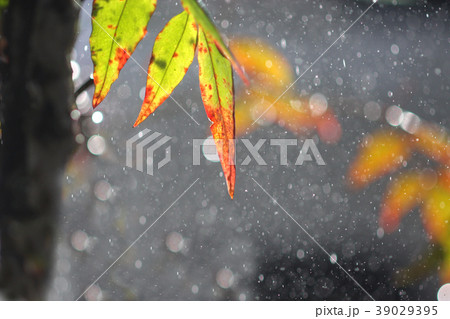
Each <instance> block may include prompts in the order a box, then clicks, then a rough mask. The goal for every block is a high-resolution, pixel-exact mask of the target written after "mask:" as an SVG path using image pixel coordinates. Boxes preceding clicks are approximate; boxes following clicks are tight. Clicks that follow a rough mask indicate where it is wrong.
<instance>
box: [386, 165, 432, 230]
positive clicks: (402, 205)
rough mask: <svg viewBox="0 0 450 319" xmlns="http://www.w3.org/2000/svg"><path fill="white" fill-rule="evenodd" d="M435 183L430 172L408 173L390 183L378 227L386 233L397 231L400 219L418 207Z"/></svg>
mask: <svg viewBox="0 0 450 319" xmlns="http://www.w3.org/2000/svg"><path fill="white" fill-rule="evenodd" d="M435 183H436V174H435V173H434V172H432V171H425V172H420V171H414V172H408V173H405V174H403V175H401V176H400V177H398V178H396V179H395V180H394V181H392V182H391V183H390V184H389V186H388V188H387V192H386V194H385V196H384V199H383V203H382V205H381V215H380V226H381V227H383V228H384V230H385V231H386V232H388V233H389V232H393V231H394V230H395V229H397V227H398V225H399V223H400V220H401V218H402V217H403V216H404V215H405V214H407V213H408V212H409V211H410V210H412V209H413V208H414V207H416V206H417V205H419V203H420V202H421V201H422V200H423V198H424V196H426V194H427V192H428V191H429V190H430V188H432V187H433V186H434V184H435Z"/></svg>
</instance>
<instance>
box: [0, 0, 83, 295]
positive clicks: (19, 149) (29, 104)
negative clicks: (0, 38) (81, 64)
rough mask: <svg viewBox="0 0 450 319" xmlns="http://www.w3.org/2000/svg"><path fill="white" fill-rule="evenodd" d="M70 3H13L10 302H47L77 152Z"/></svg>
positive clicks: (2, 220)
mask: <svg viewBox="0 0 450 319" xmlns="http://www.w3.org/2000/svg"><path fill="white" fill-rule="evenodd" d="M77 13H78V10H77V9H76V8H75V6H74V3H73V1H72V0H10V6H9V9H8V12H7V16H6V20H5V25H4V30H5V36H6V40H7V43H8V47H7V51H6V54H7V56H8V59H9V62H8V63H7V64H6V65H4V66H3V69H2V72H3V71H4V72H3V74H2V81H3V83H2V89H3V92H2V95H3V100H4V101H3V105H2V110H1V111H2V116H3V121H2V126H1V128H2V138H3V141H2V142H3V144H2V146H1V153H0V155H1V166H0V236H1V237H0V238H1V242H0V245H1V246H0V247H1V250H0V267H1V268H0V286H1V287H2V290H3V292H4V294H5V296H6V297H7V298H9V299H28V300H38V299H44V298H45V287H46V283H47V280H48V278H49V274H50V271H51V264H52V256H53V250H54V247H53V246H54V237H55V229H56V225H57V219H58V211H59V209H60V200H61V184H62V176H63V175H62V174H63V171H64V168H65V165H66V163H67V161H68V159H69V157H70V154H71V152H72V151H73V149H74V145H75V143H74V140H73V136H72V123H71V119H70V110H71V107H72V105H73V83H72V70H71V67H70V63H69V62H70V53H71V50H72V46H73V42H74V37H75V25H76V18H77Z"/></svg>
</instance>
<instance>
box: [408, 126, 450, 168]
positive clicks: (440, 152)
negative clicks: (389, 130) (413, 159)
mask: <svg viewBox="0 0 450 319" xmlns="http://www.w3.org/2000/svg"><path fill="white" fill-rule="evenodd" d="M413 134H414V136H415V139H413V140H414V142H415V143H414V146H415V148H416V149H417V150H418V151H421V152H422V153H424V154H426V155H427V156H428V157H430V158H432V159H433V160H435V161H437V162H440V163H441V164H443V165H447V166H450V140H449V137H448V135H447V134H446V132H444V131H443V130H439V129H438V128H436V127H434V126H432V125H430V124H422V125H420V126H419V128H418V129H417V131H415V132H414V133H413Z"/></svg>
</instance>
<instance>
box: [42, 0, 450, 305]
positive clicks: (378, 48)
mask: <svg viewBox="0 0 450 319" xmlns="http://www.w3.org/2000/svg"><path fill="white" fill-rule="evenodd" d="M397 2H398V4H395V3H394V4H393V3H392V1H380V3H377V4H375V5H374V6H373V7H372V8H371V9H370V10H369V11H368V12H367V14H366V15H365V16H363V17H362V18H361V19H360V21H358V22H357V23H356V24H355V25H354V26H353V27H352V28H351V29H350V30H349V31H348V32H347V33H346V35H345V36H344V37H343V39H342V40H339V41H338V42H337V43H336V45H335V46H333V47H332V48H331V49H330V50H329V51H328V52H327V53H326V54H325V55H324V56H323V58H322V59H320V60H319V61H318V62H317V63H316V64H315V65H314V66H313V67H312V68H311V69H310V70H309V71H308V72H307V73H306V74H305V75H304V76H303V77H302V78H301V79H300V80H299V81H298V82H297V83H296V85H295V88H296V89H297V90H298V91H304V92H305V93H307V94H309V95H310V94H314V93H320V94H323V95H324V96H325V97H326V98H327V100H328V105H329V106H330V107H331V108H333V110H334V111H335V112H336V114H337V116H338V118H339V121H340V122H341V125H342V127H343V136H342V139H341V140H340V142H339V143H337V144H335V145H328V144H324V143H321V142H320V141H319V139H318V138H317V136H316V135H314V134H312V138H314V139H315V141H317V145H318V148H319V150H320V152H321V154H322V155H323V157H324V160H325V162H326V164H327V165H326V166H318V165H317V164H316V163H308V164H305V165H303V166H294V165H288V166H280V165H277V164H276V163H277V160H278V156H279V153H278V152H277V151H276V149H274V148H264V150H265V151H264V152H262V153H264V158H265V159H266V161H267V162H268V163H269V165H268V166H257V165H255V162H254V161H252V163H251V164H250V165H249V166H239V165H238V166H237V180H236V192H235V198H234V200H230V199H229V197H228V194H227V189H226V185H225V180H224V178H223V176H222V173H221V167H220V164H219V163H215V162H210V161H207V160H206V159H202V165H200V166H193V165H192V139H193V138H206V137H207V136H209V135H210V133H209V121H208V119H207V117H206V114H205V112H204V109H203V105H202V102H201V98H200V91H199V88H198V79H197V74H198V66H197V64H196V62H194V64H193V65H192V66H191V67H190V69H189V71H188V73H187V75H186V77H185V78H184V80H183V81H182V83H181V84H180V85H179V86H178V87H177V88H176V89H175V91H174V93H173V98H174V99H175V100H177V101H178V102H179V103H180V104H181V105H182V106H183V107H185V109H186V110H187V111H188V112H189V113H190V114H191V115H192V117H194V118H195V119H196V120H197V121H198V122H199V123H200V126H198V125H197V124H195V123H194V122H193V121H192V120H191V119H190V118H189V117H188V116H187V115H186V114H185V113H184V112H183V111H182V110H181V109H179V107H178V106H177V105H176V104H175V103H174V102H173V101H172V100H170V99H168V100H167V101H166V102H165V103H164V104H163V105H162V106H161V107H160V108H159V109H158V110H157V111H156V112H155V113H154V114H153V115H152V116H150V117H149V118H148V119H147V120H146V121H145V122H144V123H142V124H141V125H140V126H139V127H138V128H133V127H132V125H133V123H134V121H135V119H136V117H137V115H138V112H139V109H140V106H141V103H142V97H143V96H142V94H143V91H142V90H143V87H144V86H145V82H146V74H145V73H144V72H143V71H142V70H141V69H140V67H139V66H137V65H136V63H135V62H133V61H131V60H130V61H129V62H128V63H127V64H126V66H125V67H124V69H123V70H122V72H121V74H120V77H119V79H118V80H117V81H116V82H115V84H114V85H113V87H112V89H111V92H110V93H109V95H108V96H107V98H106V99H105V100H104V102H102V103H101V105H100V106H99V107H98V108H96V110H95V111H97V112H100V113H95V114H93V110H92V107H91V100H92V89H89V90H88V91H87V92H85V93H83V94H82V95H80V96H79V98H78V99H77V106H78V109H79V111H80V114H81V115H82V116H83V118H84V120H83V121H82V122H81V132H80V134H79V135H78V136H77V140H78V141H79V143H80V150H79V152H78V154H77V155H76V156H77V157H76V160H74V161H73V162H72V164H71V165H70V167H69V168H68V171H67V178H66V180H65V185H64V200H65V204H64V212H63V216H62V217H61V219H60V231H59V239H58V246H57V253H56V257H55V267H54V275H53V279H52V282H51V287H50V291H49V295H48V297H49V299H52V300H73V299H76V298H78V296H79V295H80V294H82V293H83V291H84V290H85V289H86V288H87V287H88V286H89V285H90V284H91V283H92V282H94V281H95V280H96V279H97V278H98V276H100V274H102V273H103V272H104V271H105V269H107V268H108V267H109V266H110V265H111V264H112V263H113V262H114V261H115V260H116V259H117V258H118V257H119V256H120V255H121V254H122V253H123V252H124V250H125V249H127V247H129V245H130V244H131V243H132V242H133V241H134V240H135V239H136V238H138V236H139V235H140V234H141V233H142V232H143V231H144V230H145V229H146V228H148V227H149V226H150V225H151V224H152V223H153V222H154V221H155V220H156V219H157V218H158V217H159V216H160V215H161V214H162V213H163V212H164V211H165V210H166V209H167V208H168V207H169V206H170V205H171V204H172V203H173V201H175V200H176V199H177V197H178V196H179V195H180V194H182V193H183V191H184V190H185V189H186V188H187V187H188V186H189V185H191V183H193V182H194V181H195V180H196V179H197V178H199V181H198V182H197V183H196V184H194V185H193V186H192V188H191V189H189V190H188V191H187V192H186V194H185V195H184V196H183V197H182V198H181V199H180V200H179V201H177V202H176V203H175V204H174V205H173V207H171V208H170V209H169V210H168V211H167V213H166V214H165V215H164V216H163V217H162V218H161V219H159V220H158V221H157V223H155V225H154V226H153V227H151V228H150V229H149V230H148V232H147V233H146V234H145V235H144V236H143V237H142V238H141V239H140V240H139V241H138V242H137V243H136V244H135V245H134V246H133V247H132V248H131V249H130V250H129V251H128V252H127V253H126V254H125V255H123V257H122V258H120V260H118V261H117V263H115V264H114V265H113V266H112V267H111V268H110V269H109V271H107V272H106V273H105V274H104V275H103V277H102V278H101V279H100V280H98V281H97V282H96V284H95V285H94V286H92V287H91V288H90V289H89V291H88V292H87V293H86V294H85V295H84V296H83V297H82V298H83V299H89V300H103V299H106V300H111V299H112V300H121V299H127V300H230V299H231V300H280V299H281V300H289V299H290V300H323V299H326V300H348V299H352V300H368V299H369V297H368V296H367V295H366V294H365V293H364V292H363V291H362V290H361V289H360V288H359V287H358V286H357V285H356V284H355V283H354V282H353V281H352V280H351V279H350V278H349V277H348V276H347V275H346V274H345V273H344V272H343V271H342V270H341V269H340V268H339V267H338V266H337V265H336V264H334V263H332V262H331V261H330V258H329V256H327V255H326V254H325V253H324V252H323V251H322V250H321V249H320V248H319V247H318V246H317V245H316V244H315V243H314V242H313V241H312V240H311V239H310V238H309V237H308V236H307V235H306V234H305V233H304V232H303V231H302V230H301V229H300V228H299V227H298V226H297V225H296V224H295V223H294V222H293V221H292V220H291V219H290V218H289V217H288V216H287V215H286V214H285V213H284V212H283V211H282V210H281V209H280V207H278V206H277V205H275V204H274V203H273V201H272V200H271V199H270V198H269V196H268V195H267V194H265V193H264V191H263V190H262V189H261V188H259V186H258V185H256V184H255V183H254V181H253V180H252V178H254V179H255V180H256V181H258V183H260V184H261V185H262V186H263V187H264V188H265V189H266V190H267V192H268V193H270V194H271V196H273V197H274V198H276V199H277V201H278V202H279V203H280V204H281V205H282V206H283V207H284V208H285V209H286V210H287V211H288V212H289V213H290V214H291V215H292V216H293V217H294V218H295V219H296V220H297V221H298V222H299V223H300V224H301V225H302V226H304V227H305V229H307V230H308V232H309V233H310V234H311V235H312V236H314V238H315V239H316V240H317V241H318V242H319V243H320V244H321V245H323V247H324V248H325V249H326V250H327V251H328V252H329V253H330V254H334V255H335V256H336V258H337V261H338V262H339V263H340V264H341V265H342V266H343V267H344V268H345V269H346V270H347V271H348V272H349V273H350V274H351V275H352V276H354V278H355V279H356V280H357V281H358V282H359V283H360V284H361V286H363V287H364V288H365V289H366V290H367V291H368V292H369V293H370V294H371V295H372V296H373V297H374V298H375V299H377V300H391V299H394V300H398V299H402V300H436V294H437V291H438V289H439V287H440V286H441V285H442V283H440V282H439V278H438V277H437V273H436V272H433V273H431V274H429V275H426V276H424V278H422V279H420V280H418V281H417V282H415V283H414V284H412V285H408V286H402V287H397V286H396V285H395V283H394V280H393V279H392V276H393V275H394V274H395V272H396V271H398V270H399V269H400V268H402V267H406V266H408V265H409V264H411V263H412V262H414V261H416V260H417V259H418V258H421V257H420V256H422V255H424V254H426V253H427V252H428V251H430V247H431V246H430V245H431V244H430V243H429V242H428V239H427V235H426V233H425V232H424V230H423V226H422V222H421V220H420V215H419V212H418V210H415V211H414V212H412V213H411V214H409V215H408V216H407V217H406V218H405V219H404V220H403V222H402V224H401V227H400V230H399V231H398V232H395V233H394V234H389V235H387V234H384V232H383V231H382V229H379V226H378V213H379V206H380V199H381V197H382V195H383V193H384V189H385V187H386V184H387V182H388V181H389V177H384V178H382V179H380V180H379V181H377V182H375V183H373V184H372V185H370V186H369V187H368V188H366V189H365V190H363V191H360V192H353V191H350V190H349V189H348V188H347V187H346V184H345V174H346V172H347V169H348V165H349V162H350V160H351V159H352V158H353V157H354V156H355V155H356V150H357V146H358V144H359V143H360V142H361V140H362V138H363V137H364V135H365V134H367V133H370V132H372V131H374V130H375V129H377V128H380V127H386V126H387V124H386V123H385V119H384V114H383V113H382V112H380V114H379V115H377V116H374V115H373V114H372V115H370V114H367V108H366V112H365V111H364V110H365V108H364V107H365V105H366V104H367V103H368V102H372V103H377V104H378V105H379V107H380V110H383V109H384V108H385V107H388V106H390V105H398V106H400V107H401V108H403V109H404V110H407V111H411V112H414V113H415V114H417V115H418V116H419V117H421V118H422V119H424V120H427V121H430V122H433V123H436V124H439V125H441V126H443V127H446V128H447V129H448V128H449V121H450V108H449V103H448V101H449V98H450V89H449V87H450V81H449V77H448V74H449V71H450V70H449V64H448V59H449V48H450V28H449V26H450V24H449V21H448V17H449V14H448V11H449V8H448V4H445V3H443V2H430V1H428V2H427V1H417V3H416V2H415V1H405V0H403V1H397ZM205 3H206V5H207V8H208V10H209V12H210V13H211V15H212V17H213V18H214V21H215V22H216V25H217V26H218V27H219V29H220V31H221V32H222V33H223V34H225V35H226V36H229V37H231V36H239V35H241V36H253V37H259V38H262V39H265V40H266V41H267V42H268V43H270V44H272V45H273V46H275V47H276V48H278V50H280V52H282V53H283V54H284V55H285V56H286V57H287V59H288V60H289V62H290V63H291V65H292V67H293V68H294V70H295V71H296V73H297V75H299V74H301V73H303V71H304V70H306V69H307V68H308V67H309V66H310V64H311V63H312V62H313V61H314V60H315V59H316V58H317V57H318V56H319V55H320V54H321V53H322V52H323V51H324V50H325V49H326V48H327V47H328V46H329V45H330V44H331V43H333V41H335V39H336V38H337V37H339V35H340V34H341V33H342V32H343V31H344V30H345V29H346V28H347V27H348V26H349V25H350V24H351V23H352V22H353V21H354V20H355V19H357V18H358V17H359V15H360V14H361V13H362V12H363V11H364V10H365V9H366V8H367V7H368V6H369V5H370V2H366V1H329V0H323V1H320V0H319V1H303V0H302V1H288V0H280V1H265V0H261V1H242V0H208V1H205ZM84 7H85V8H86V9H87V10H88V11H89V12H90V10H91V1H85V3H84ZM181 10H182V8H181V6H180V4H179V3H178V1H159V3H158V6H157V9H156V12H155V14H154V15H153V17H152V19H151V21H150V24H149V26H148V31H149V32H148V34H147V36H146V37H145V39H144V40H143V41H142V42H141V43H140V44H139V45H138V47H137V49H136V51H135V53H134V55H133V57H134V58H135V59H136V60H137V61H138V63H139V64H141V65H142V66H143V67H144V69H146V68H147V65H148V61H149V58H150V54H151V49H152V46H153V41H154V39H155V37H156V35H157V33H158V32H159V31H160V30H161V29H162V27H163V26H164V25H165V24H166V23H167V22H168V20H169V19H170V18H171V17H172V16H174V15H175V14H177V13H179V12H181ZM90 30H91V22H90V19H89V17H88V16H87V15H86V14H85V13H83V12H80V20H79V34H78V39H77V42H76V45H75V49H74V52H73V58H72V59H73V67H74V77H75V83H76V85H81V84H82V83H83V82H84V81H85V80H87V79H88V78H89V76H90V74H91V73H92V70H93V69H92V62H91V60H90V53H89V42H88V38H89V34H90ZM241 87H242V83H241V82H240V81H239V79H237V78H236V89H237V90H239V89H240V88H241ZM144 128H149V129H151V130H154V131H158V132H160V133H163V134H165V135H168V136H171V137H172V144H171V145H172V161H171V162H170V163H169V164H168V165H166V166H165V167H163V168H161V169H160V170H157V171H156V173H155V175H154V176H150V175H147V174H144V173H141V172H138V171H136V170H134V169H132V168H128V167H125V142H126V140H127V139H128V138H130V137H132V136H133V135H135V134H136V133H137V132H139V131H140V130H142V129H144ZM97 134H98V135H99V136H101V138H100V139H99V138H98V137H95V138H94V139H91V140H90V138H91V137H92V136H95V135H97ZM245 137H246V138H249V139H250V140H251V141H252V142H256V141H257V139H259V138H297V137H296V136H295V135H294V134H292V133H290V132H287V131H286V130H285V129H283V128H281V127H279V126H276V125H273V126H268V127H261V128H259V129H258V130H256V131H254V132H252V133H251V134H248V135H246V136H245ZM88 141H91V144H89V142H88ZM299 141H302V138H300V139H299ZM103 142H104V143H103ZM103 146H104V147H103ZM92 150H94V151H93V152H92ZM93 153H95V154H93ZM297 155H298V152H297V153H296V152H293V153H290V154H289V156H288V159H289V161H290V163H293V162H295V159H296V157H297ZM246 156H247V153H246V151H245V150H244V149H243V148H242V145H238V149H237V159H238V160H237V162H238V163H239V162H242V160H243V159H244V158H245V157H246ZM272 164H273V165H272ZM428 165H429V166H430V167H432V166H433V165H434V164H433V163H432V162H429V161H428V160H427V159H426V158H424V157H422V156H415V158H414V160H412V161H410V162H409V163H408V168H409V167H426V166H428Z"/></svg>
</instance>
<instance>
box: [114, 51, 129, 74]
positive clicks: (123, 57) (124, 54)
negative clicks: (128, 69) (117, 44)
mask: <svg viewBox="0 0 450 319" xmlns="http://www.w3.org/2000/svg"><path fill="white" fill-rule="evenodd" d="M129 57H130V53H129V52H128V50H127V49H121V48H117V49H116V55H115V56H114V60H116V61H118V62H119V66H118V68H119V70H120V69H122V68H123V66H124V65H125V63H127V61H128V58H129Z"/></svg>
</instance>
